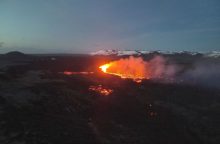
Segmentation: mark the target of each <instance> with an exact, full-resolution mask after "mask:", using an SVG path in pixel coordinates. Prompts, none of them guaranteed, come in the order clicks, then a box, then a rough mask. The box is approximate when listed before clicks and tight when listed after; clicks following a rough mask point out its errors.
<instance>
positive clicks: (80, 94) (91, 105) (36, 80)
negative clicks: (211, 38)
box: [0, 52, 220, 144]
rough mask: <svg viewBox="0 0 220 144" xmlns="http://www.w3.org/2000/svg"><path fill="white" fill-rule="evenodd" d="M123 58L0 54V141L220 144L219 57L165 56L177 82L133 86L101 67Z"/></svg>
mask: <svg viewBox="0 0 220 144" xmlns="http://www.w3.org/2000/svg"><path fill="white" fill-rule="evenodd" d="M155 55H159V54H158V53H153V54H146V55H141V56H142V57H143V59H144V60H149V59H151V58H152V57H154V56H155ZM121 57H126V56H121ZM121 57H119V56H89V55H24V54H22V53H19V52H13V53H9V54H6V55H0V144H75V143H76V144H77V143H82V144H85V143H98V144H99V143H100V144H117V143H119V144H146V143H150V144H219V143H220V87H219V85H220V76H219V74H220V73H219V72H220V58H210V57H209V58H207V57H203V56H202V55H188V54H174V55H164V57H166V58H168V59H169V62H170V63H174V62H175V64H176V65H178V66H179V67H181V70H180V71H178V74H177V75H176V76H175V78H174V80H173V79H172V80H168V81H167V80H166V81H161V80H143V81H142V83H136V82H134V81H132V80H130V79H121V78H119V77H117V76H112V75H108V74H105V73H102V72H101V71H100V69H99V68H98V67H99V66H100V65H102V64H105V63H106V62H109V61H111V60H116V59H119V58H121ZM64 71H74V72H93V73H91V74H90V73H89V74H75V75H64V74H63V72H64ZM106 91H107V92H109V93H107V94H106V93H105V92H106Z"/></svg>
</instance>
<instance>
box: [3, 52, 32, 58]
mask: <svg viewBox="0 0 220 144" xmlns="http://www.w3.org/2000/svg"><path fill="white" fill-rule="evenodd" d="M2 57H3V58H6V59H10V60H22V59H26V58H28V55H26V54H24V53H22V52H19V51H12V52H8V53H6V54H4V55H2Z"/></svg>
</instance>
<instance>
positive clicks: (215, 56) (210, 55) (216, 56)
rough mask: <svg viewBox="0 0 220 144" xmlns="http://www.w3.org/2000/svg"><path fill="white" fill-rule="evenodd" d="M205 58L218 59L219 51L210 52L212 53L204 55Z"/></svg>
mask: <svg viewBox="0 0 220 144" xmlns="http://www.w3.org/2000/svg"><path fill="white" fill-rule="evenodd" d="M205 57H213V58H220V51H212V52H209V53H206V55H205Z"/></svg>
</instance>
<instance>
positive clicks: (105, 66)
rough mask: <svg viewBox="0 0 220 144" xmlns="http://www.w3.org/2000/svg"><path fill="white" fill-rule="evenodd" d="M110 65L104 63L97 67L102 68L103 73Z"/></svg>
mask: <svg viewBox="0 0 220 144" xmlns="http://www.w3.org/2000/svg"><path fill="white" fill-rule="evenodd" d="M110 66H111V64H105V65H102V66H100V67H99V68H100V69H102V71H103V72H104V73H106V72H107V69H108V68H109V67H110Z"/></svg>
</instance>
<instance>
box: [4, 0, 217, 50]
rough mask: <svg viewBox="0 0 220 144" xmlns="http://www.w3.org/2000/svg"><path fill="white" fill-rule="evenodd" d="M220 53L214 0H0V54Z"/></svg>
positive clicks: (215, 0)
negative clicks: (106, 51)
mask: <svg viewBox="0 0 220 144" xmlns="http://www.w3.org/2000/svg"><path fill="white" fill-rule="evenodd" d="M100 49H119V50H133V49H138V50H170V51H179V50H189V51H210V50H220V0H0V52H1V53H2V52H7V51H10V50H20V51H23V52H28V53H59V52H62V53H79V52H80V53H84V52H89V51H96V50H100Z"/></svg>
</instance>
